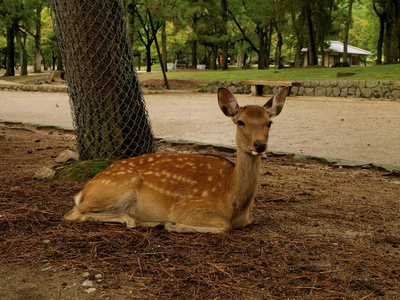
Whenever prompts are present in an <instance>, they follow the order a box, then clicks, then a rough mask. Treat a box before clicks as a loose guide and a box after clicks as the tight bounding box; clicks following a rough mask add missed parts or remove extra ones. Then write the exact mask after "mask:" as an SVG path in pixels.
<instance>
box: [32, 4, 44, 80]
mask: <svg viewBox="0 0 400 300" xmlns="http://www.w3.org/2000/svg"><path fill="white" fill-rule="evenodd" d="M41 14H42V5H41V4H40V3H39V4H38V5H37V7H36V34H35V36H34V38H35V61H34V64H33V72H34V73H40V72H41V71H42V65H41V55H40V52H41V44H40V41H41V32H42V21H41Z"/></svg>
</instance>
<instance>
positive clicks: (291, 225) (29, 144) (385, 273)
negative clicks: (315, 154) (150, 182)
mask: <svg viewBox="0 0 400 300" xmlns="http://www.w3.org/2000/svg"><path fill="white" fill-rule="evenodd" d="M66 148H70V149H75V140H74V136H73V135H71V133H69V132H65V131H60V130H57V129H51V128H47V129H46V128H41V129H38V128H36V127H27V126H25V125H22V124H6V123H3V124H0V263H1V264H0V282H1V285H0V299H35V300H39V299H68V300H70V299H71V300H72V299H79V300H81V299H82V300H86V299H117V300H118V299H172V298H173V299H399V298H400V249H399V246H400V221H399V220H400V218H399V204H400V203H399V202H400V199H399V198H400V196H399V195H400V177H399V174H398V172H393V173H388V172H387V171H381V170H377V169H360V168H337V167H333V166H330V165H327V164H322V163H318V162H315V161H309V160H293V158H292V157H290V156H283V157H269V158H267V159H264V160H263V161H262V167H261V178H260V183H259V190H258V193H257V196H256V205H255V208H254V214H253V215H254V219H255V222H254V224H253V225H251V226H250V227H248V228H245V229H242V230H234V231H233V232H231V233H230V234H224V235H218V236H216V235H210V234H192V235H187V234H174V233H169V232H166V231H164V230H161V229H156V228H139V229H136V230H132V229H126V228H124V227H123V226H122V225H106V224H98V223H92V222H86V223H72V222H67V221H64V220H63V218H62V216H63V214H64V213H65V212H67V211H68V210H69V209H70V208H71V207H72V196H73V195H74V194H75V193H76V192H77V191H78V190H79V189H80V188H81V187H82V186H83V183H82V182H73V181H65V180H55V179H53V180H44V181H39V180H34V179H32V176H33V174H34V173H35V172H36V171H37V170H38V169H39V168H41V167H43V166H47V165H53V164H54V158H55V157H56V156H57V155H58V154H59V153H60V152H61V151H62V150H64V149H66ZM159 151H160V152H184V153H188V152H190V153H198V152H200V151H201V152H207V153H214V154H215V153H217V154H220V155H223V156H226V157H227V158H229V159H231V160H234V159H235V156H234V154H229V153H219V152H216V151H215V150H213V149H211V148H210V149H202V150H196V149H194V148H193V147H192V146H187V145H186V146H171V145H169V144H162V145H160V147H159Z"/></svg>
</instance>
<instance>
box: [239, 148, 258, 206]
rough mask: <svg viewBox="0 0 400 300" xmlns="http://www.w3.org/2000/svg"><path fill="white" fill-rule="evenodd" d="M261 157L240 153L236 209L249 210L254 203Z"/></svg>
mask: <svg viewBox="0 0 400 300" xmlns="http://www.w3.org/2000/svg"><path fill="white" fill-rule="evenodd" d="M260 163H261V156H253V155H249V154H247V153H244V152H241V151H238V152H237V159H236V167H235V188H234V197H233V201H234V204H233V205H234V207H235V208H236V209H238V210H245V209H247V208H248V207H249V206H250V205H251V204H252V202H253V199H254V195H255V193H256V190H257V186H258V177H259V172H260Z"/></svg>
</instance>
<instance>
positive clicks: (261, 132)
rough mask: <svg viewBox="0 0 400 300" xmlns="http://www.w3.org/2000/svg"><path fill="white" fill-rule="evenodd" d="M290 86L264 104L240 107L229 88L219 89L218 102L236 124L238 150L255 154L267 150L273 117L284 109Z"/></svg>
mask: <svg viewBox="0 0 400 300" xmlns="http://www.w3.org/2000/svg"><path fill="white" fill-rule="evenodd" d="M288 94H289V88H288V87H285V88H282V89H281V90H280V91H279V92H278V93H277V94H276V95H275V96H274V97H272V98H271V99H270V100H269V101H267V103H265V104H264V106H259V105H247V106H243V107H240V106H239V105H238V103H237V100H236V98H235V96H234V95H233V94H232V93H231V92H230V91H229V90H227V89H225V88H220V89H219V90H218V103H219V106H220V108H221V110H222V112H223V113H224V114H225V115H226V116H228V117H231V118H232V121H233V123H235V124H236V127H237V130H236V147H237V150H238V151H241V152H245V153H248V154H251V155H254V156H257V155H261V154H262V153H264V152H265V151H266V150H267V143H268V135H269V130H270V128H271V125H272V120H271V119H272V118H273V117H276V116H277V115H279V114H280V112H281V111H282V108H283V105H284V103H285V99H286V97H287V95H288Z"/></svg>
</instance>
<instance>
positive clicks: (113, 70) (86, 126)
mask: <svg viewBox="0 0 400 300" xmlns="http://www.w3.org/2000/svg"><path fill="white" fill-rule="evenodd" d="M51 6H52V11H53V23H54V25H55V30H56V33H57V36H58V41H59V47H60V52H61V55H62V58H63V62H64V66H65V72H66V79H67V84H68V92H69V95H70V103H71V109H72V114H73V118H74V126H75V128H76V135H77V143H78V148H79V152H80V156H81V158H82V159H94V158H109V157H132V156H137V155H141V154H144V153H149V152H154V151H155V147H156V146H155V142H154V137H153V133H152V130H151V125H150V123H149V121H148V116H147V110H146V107H145V104H144V102H143V95H142V92H141V89H140V86H139V81H138V78H137V74H136V72H135V71H134V63H133V51H132V48H131V42H130V41H129V40H128V39H127V26H126V22H125V19H124V17H125V13H124V8H123V6H122V3H121V1H119V0H104V1H96V0H86V1H84V0H77V1H68V0H51Z"/></svg>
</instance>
